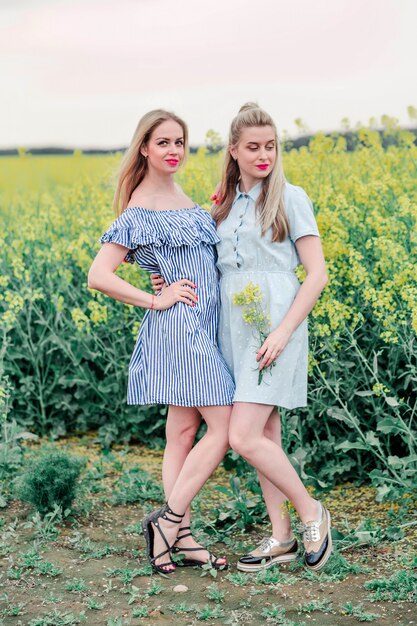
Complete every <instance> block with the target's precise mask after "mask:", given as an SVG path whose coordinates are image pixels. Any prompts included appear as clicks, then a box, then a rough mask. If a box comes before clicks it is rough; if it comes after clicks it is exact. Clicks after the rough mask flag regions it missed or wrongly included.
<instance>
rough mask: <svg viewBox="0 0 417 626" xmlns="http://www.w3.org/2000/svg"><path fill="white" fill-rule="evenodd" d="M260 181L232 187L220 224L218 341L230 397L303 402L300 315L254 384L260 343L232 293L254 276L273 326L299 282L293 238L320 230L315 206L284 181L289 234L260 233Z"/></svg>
mask: <svg viewBox="0 0 417 626" xmlns="http://www.w3.org/2000/svg"><path fill="white" fill-rule="evenodd" d="M261 187H262V183H258V184H257V185H256V186H255V187H253V188H252V189H251V190H250V191H249V193H242V192H241V191H240V190H239V187H237V189H236V197H235V200H234V202H233V205H232V208H231V210H230V213H229V215H228V217H227V219H225V220H224V221H223V222H222V223H221V224H220V225H219V227H218V229H217V232H218V234H219V236H220V242H219V243H218V244H217V254H218V261H217V267H218V268H219V270H220V273H221V281H220V293H221V308H220V322H219V347H220V350H221V351H222V353H223V356H224V358H225V359H226V362H227V364H228V366H229V369H230V371H231V372H232V373H233V376H234V380H235V384H236V392H235V395H234V399H233V401H234V402H256V403H259V404H270V405H276V406H280V407H284V408H286V409H293V408H296V407H302V406H306V404H307V366H308V332H307V320H304V322H302V323H301V324H300V325H299V327H298V328H297V329H296V330H295V331H294V333H293V334H292V336H291V338H290V340H289V342H288V344H287V346H286V347H285V349H284V350H283V352H282V353H281V354H280V355H279V357H278V358H277V360H276V365H275V366H274V367H273V368H272V369H271V373H269V372H268V371H265V373H264V376H263V380H262V382H261V384H260V385H258V369H257V361H256V354H255V353H256V350H257V349H258V348H259V343H258V340H257V338H256V334H255V333H254V329H253V327H252V326H250V325H248V324H246V323H245V322H244V321H243V319H242V312H243V307H241V306H238V305H236V304H233V300H232V298H233V294H235V293H239V292H241V291H242V290H243V289H245V287H246V286H247V285H248V283H249V282H253V283H255V284H257V285H259V286H260V288H261V291H262V295H263V310H264V311H265V312H266V313H267V314H269V316H270V319H271V330H273V329H275V328H276V327H277V326H278V325H279V323H280V322H281V320H282V319H283V318H284V317H285V315H286V313H287V311H288V309H289V308H290V306H291V304H292V302H293V300H294V298H295V296H296V294H297V292H298V290H299V288H300V283H299V281H298V279H297V276H296V275H295V272H294V270H295V268H296V267H297V265H299V263H300V259H299V257H298V254H297V250H296V247H295V245H294V244H295V242H296V241H297V239H299V238H300V237H303V236H304V235H316V236H320V235H319V231H318V228H317V223H316V220H315V218H314V211H313V206H312V204H311V201H310V199H309V198H308V196H307V194H306V193H305V191H304V190H303V189H301V187H296V186H294V185H291V184H290V183H286V184H285V190H284V204H285V209H286V213H287V217H288V222H289V236H288V237H287V238H286V239H285V240H284V241H282V242H272V230H271V229H270V230H269V231H268V232H267V233H266V234H265V236H264V237H262V236H261V228H260V226H259V224H258V223H257V219H256V214H255V203H256V200H257V198H258V196H259V194H260V192H261Z"/></svg>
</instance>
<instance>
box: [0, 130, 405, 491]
mask: <svg viewBox="0 0 417 626" xmlns="http://www.w3.org/2000/svg"><path fill="white" fill-rule="evenodd" d="M391 132H392V131H391ZM119 159H120V155H112V156H84V155H82V154H80V153H77V154H74V155H73V156H65V157H63V156H62V157H46V156H45V157H33V156H30V155H25V154H23V155H21V156H19V157H16V158H3V159H2V167H1V169H0V190H1V192H0V193H1V195H0V224H1V231H0V244H1V249H2V254H1V274H0V331H1V333H2V348H1V353H0V354H1V361H0V364H1V363H2V368H3V370H4V376H7V377H8V381H9V382H8V383H7V385H8V389H9V388H10V389H11V390H10V394H11V399H12V409H11V410H12V413H13V415H14V416H15V417H16V419H18V421H19V422H21V423H23V424H25V426H26V427H27V428H29V429H32V430H36V431H37V432H41V433H49V434H52V436H59V435H61V434H64V433H66V432H68V431H74V430H75V431H86V430H89V429H98V431H99V435H100V437H101V439H102V441H103V443H104V444H105V445H106V444H109V443H111V442H112V441H114V440H128V439H129V438H131V437H138V438H140V439H142V440H144V441H147V442H152V443H158V442H160V441H161V436H162V432H163V431H162V425H163V422H164V409H163V408H161V407H150V408H147V407H127V406H126V405H125V402H124V398H125V387H126V370H127V365H128V361H129V357H130V354H131V352H132V349H133V342H134V337H135V336H136V334H137V331H138V328H139V325H140V321H141V317H142V313H141V311H140V310H135V309H133V308H132V307H129V306H124V305H122V304H120V303H117V302H113V301H111V300H110V299H108V298H106V297H105V296H103V295H102V294H99V293H96V292H92V291H89V290H88V289H87V287H86V274H87V271H88V268H89V266H90V263H91V260H92V258H93V257H94V255H95V253H96V251H97V250H98V247H99V244H98V243H97V241H98V238H99V236H100V235H101V233H102V232H103V231H104V230H105V229H106V228H107V227H108V225H109V223H110V222H111V221H112V219H113V215H112V212H111V208H110V207H111V200H112V194H113V189H114V179H113V174H114V171H115V169H116V167H117V163H118V161H119ZM221 159H222V154H218V155H207V154H205V151H204V149H200V150H199V152H198V153H197V154H196V155H191V156H190V157H189V159H188V162H187V164H186V166H185V168H184V170H183V171H182V172H181V173H180V174H179V181H180V183H181V184H182V185H183V187H184V189H185V191H186V192H187V193H188V194H189V195H191V196H192V197H193V199H195V200H196V201H197V202H199V203H200V204H201V205H202V206H205V207H207V208H209V197H210V195H211V193H212V191H213V189H214V188H215V184H216V182H217V180H218V178H219V172H220V169H221ZM284 166H285V171H286V176H287V178H288V180H289V181H291V182H292V183H294V184H296V185H300V186H302V187H303V188H304V189H305V190H306V191H307V193H308V194H309V196H310V197H311V199H312V201H313V203H314V206H315V211H316V217H317V222H318V225H319V228H320V232H321V235H322V240H323V246H324V251H325V255H326V260H327V265H328V273H329V284H328V286H327V287H326V290H325V292H324V293H323V295H322V297H321V298H320V300H319V302H318V303H317V304H316V306H315V308H314V310H313V312H312V314H311V316H310V346H311V351H310V385H309V407H308V408H307V409H305V410H304V409H303V410H301V411H297V412H288V413H287V415H286V416H285V420H284V422H285V426H284V429H285V437H286V441H287V446H288V449H289V450H290V452H291V454H292V460H293V461H294V463H295V464H296V465H297V466H298V468H299V470H300V472H301V473H302V474H303V475H304V477H309V478H310V480H311V481H312V482H313V483H314V484H316V485H321V486H324V485H326V484H329V483H333V482H338V481H340V480H347V479H352V478H354V479H362V478H365V477H368V476H369V475H370V476H371V478H372V479H373V481H374V483H375V484H376V485H377V486H379V490H380V496H381V497H383V496H384V495H387V494H389V493H390V492H392V491H393V490H394V489H397V488H400V487H407V486H409V485H411V484H412V481H413V477H415V472H416V467H417V463H416V458H417V457H416V448H415V442H416V428H415V415H416V406H417V404H416V403H417V399H416V393H415V389H416V384H417V366H416V355H417V349H416V333H417V274H416V257H417V253H416V244H417V229H416V222H417V147H416V145H415V144H414V136H413V135H412V134H411V133H408V132H406V131H401V130H397V131H395V141H394V142H393V145H391V146H389V147H388V148H387V149H385V148H383V146H382V143H381V136H380V134H379V133H378V132H376V131H373V130H370V129H367V128H363V129H361V130H359V131H358V146H357V148H356V149H355V150H354V151H353V152H348V151H347V150H346V141H345V139H344V138H343V137H342V136H338V137H326V136H323V135H316V136H315V137H314V138H313V139H312V140H311V142H310V144H309V146H308V148H307V147H305V148H301V149H299V150H291V151H288V152H285V155H284ZM120 275H121V276H123V277H125V278H127V279H128V280H129V281H131V282H133V283H134V284H137V285H140V286H142V287H145V288H146V287H148V286H149V282H148V276H147V275H146V274H145V273H144V272H142V271H140V270H138V268H137V267H132V266H130V265H128V264H123V266H122V267H121V268H120ZM299 277H300V279H301V280H302V278H303V270H302V268H299ZM4 381H5V378H4ZM5 385H6V382H4V384H3V388H4V387H5ZM3 393H5V392H4V391H3ZM7 393H9V392H7Z"/></svg>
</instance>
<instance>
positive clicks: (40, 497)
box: [16, 450, 85, 515]
mask: <svg viewBox="0 0 417 626" xmlns="http://www.w3.org/2000/svg"><path fill="white" fill-rule="evenodd" d="M84 465H85V461H83V460H81V459H78V458H76V457H74V456H71V455H69V454H67V453H65V452H63V451H58V450H52V451H50V450H47V451H44V452H42V453H41V455H40V457H39V458H38V459H37V460H33V458H32V459H30V460H29V461H27V463H26V469H25V472H24V474H23V475H22V477H21V478H20V480H19V482H18V484H17V489H16V493H17V495H18V497H19V498H20V499H21V500H24V501H26V502H30V503H31V504H33V506H34V507H35V508H36V509H37V510H38V511H39V513H40V514H41V515H45V514H46V513H49V512H51V511H53V510H54V509H55V507H56V506H57V505H58V506H60V507H62V509H63V510H64V511H66V510H67V509H69V508H70V506H71V504H72V502H73V500H74V498H75V496H76V488H77V480H78V477H79V475H80V473H81V470H82V468H83V467H84Z"/></svg>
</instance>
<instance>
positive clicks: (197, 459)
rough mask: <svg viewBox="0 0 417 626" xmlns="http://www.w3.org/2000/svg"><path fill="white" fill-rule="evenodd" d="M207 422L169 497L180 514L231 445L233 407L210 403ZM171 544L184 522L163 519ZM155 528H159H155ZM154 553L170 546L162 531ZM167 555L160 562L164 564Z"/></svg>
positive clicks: (205, 409)
mask: <svg viewBox="0 0 417 626" xmlns="http://www.w3.org/2000/svg"><path fill="white" fill-rule="evenodd" d="M199 411H200V413H201V415H202V416H203V419H204V420H205V422H206V424H207V432H206V433H205V435H204V436H203V437H202V438H201V439H200V441H199V442H198V443H197V444H196V445H195V446H194V448H193V449H192V450H191V452H190V453H189V454H188V456H187V458H186V460H185V462H184V464H183V466H182V469H181V471H180V473H179V476H178V478H177V480H176V481H175V484H174V486H173V488H172V490H171V493H170V496H169V506H170V508H171V509H172V510H173V511H174V512H175V513H178V514H179V515H182V513H184V512H185V511H186V510H187V509H188V507H189V505H190V503H191V501H192V500H193V498H194V497H195V496H196V494H197V493H198V492H199V491H200V489H201V487H202V486H203V485H204V483H205V482H206V481H207V479H208V478H209V477H210V476H211V474H212V473H213V471H214V470H215V469H216V467H217V466H218V465H219V463H220V461H221V460H222V459H223V457H224V455H225V454H226V452H227V450H228V448H229V441H228V430H229V419H230V413H231V407H230V406H208V407H201V408H199ZM159 524H160V528H161V530H162V531H163V532H164V534H165V537H166V539H167V541H168V543H169V545H171V546H172V545H173V544H174V542H175V538H176V536H177V534H178V528H179V527H180V524H173V523H171V522H169V521H167V520H164V519H162V518H160V519H159ZM154 531H156V529H155V528H154ZM154 535H155V540H154V549H153V552H154V554H159V553H160V552H162V551H163V550H165V549H166V545H165V544H164V542H163V540H162V538H161V537H160V535H159V532H157V531H156V532H155V533H154ZM165 559H166V555H165V556H163V557H161V559H158V560H157V561H156V564H157V565H158V564H159V563H163V562H164V560H165Z"/></svg>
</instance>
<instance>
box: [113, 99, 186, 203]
mask: <svg viewBox="0 0 417 626" xmlns="http://www.w3.org/2000/svg"><path fill="white" fill-rule="evenodd" d="M168 120H173V121H174V122H177V123H178V124H179V125H180V126H181V128H182V131H183V136H184V153H185V154H186V153H187V150H188V128H187V125H186V123H185V122H184V121H183V120H182V119H181V118H179V117H178V116H177V115H175V113H171V112H170V111H165V110H164V109H155V110H154V111H149V113H145V115H144V116H143V117H142V118H141V119H140V120H139V124H138V125H137V128H136V130H135V132H134V135H133V139H132V141H131V143H130V146H129V147H128V149H127V150H126V152H125V154H124V156H123V159H122V162H121V164H120V168H119V173H118V176H117V184H116V191H115V194H114V198H113V209H114V211H115V212H116V215H120V214H121V213H123V211H124V210H125V208H126V207H127V205H128V203H129V200H130V196H131V195H132V193H133V191H134V189H136V187H137V186H138V185H139V184H140V183H141V182H142V181H143V179H144V178H145V175H146V172H147V171H148V162H147V159H146V158H145V157H144V156H143V154H142V152H141V151H142V148H143V147H144V146H145V145H146V144H147V143H148V141H149V138H150V136H151V134H152V133H153V131H154V130H155V128H157V127H158V126H159V125H160V124H162V122H166V121H168Z"/></svg>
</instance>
